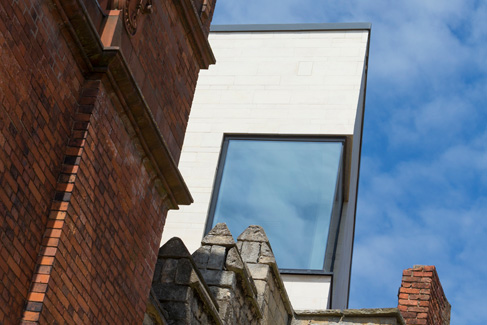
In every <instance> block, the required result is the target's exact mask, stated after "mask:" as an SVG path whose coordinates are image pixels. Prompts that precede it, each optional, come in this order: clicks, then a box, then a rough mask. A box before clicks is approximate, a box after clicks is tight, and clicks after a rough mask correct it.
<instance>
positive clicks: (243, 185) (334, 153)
mask: <svg viewBox="0 0 487 325" xmlns="http://www.w3.org/2000/svg"><path fill="white" fill-rule="evenodd" d="M343 146H344V141H343V140H337V139H323V138H299V137H298V138H282V137H281V138H279V137H277V138H270V137H239V136H227V137H225V140H224V143H223V148H222V154H221V158H220V163H219V169H218V173H217V178H216V183H215V189H214V192H213V198H212V202H211V206H210V213H209V219H208V224H207V231H209V229H211V228H212V227H213V226H214V225H215V224H217V223H219V222H225V223H226V224H227V226H228V227H229V229H230V231H231V232H232V233H233V234H235V235H238V234H240V233H241V232H242V231H243V230H245V228H247V227H248V226H249V225H260V226H262V227H263V228H264V230H265V232H266V233H267V235H268V237H269V240H270V242H271V245H272V250H273V252H274V255H275V256H276V261H277V264H278V266H279V268H280V269H281V270H284V269H287V270H318V271H331V269H332V263H333V261H332V260H333V253H334V248H335V247H334V246H335V239H336V232H337V227H338V220H339V215H340V209H341V202H342V196H341V169H342V168H341V166H342V155H343Z"/></svg>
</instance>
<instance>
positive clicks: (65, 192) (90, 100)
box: [22, 80, 100, 324]
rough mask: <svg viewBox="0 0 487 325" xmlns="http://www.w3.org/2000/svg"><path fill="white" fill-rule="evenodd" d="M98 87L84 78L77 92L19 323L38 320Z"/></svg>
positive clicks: (97, 83) (96, 83) (98, 84)
mask: <svg viewBox="0 0 487 325" xmlns="http://www.w3.org/2000/svg"><path fill="white" fill-rule="evenodd" d="M99 87H100V81H99V80H88V81H86V82H85V84H84V86H83V88H82V91H81V97H80V100H79V105H78V108H77V110H76V113H75V115H74V118H73V126H72V130H71V137H70V139H69V142H68V145H67V147H66V151H65V155H64V161H63V165H62V169H61V172H60V174H59V177H58V180H57V184H56V194H55V196H54V199H53V201H52V204H51V208H50V212H49V219H48V221H47V226H46V231H45V233H44V237H43V240H42V244H41V248H40V251H39V255H38V257H37V262H36V266H35V271H34V275H33V278H32V281H31V286H30V289H29V293H28V295H27V303H26V306H25V308H24V311H23V313H22V324H37V323H38V322H39V318H40V314H41V311H42V307H43V304H44V298H45V295H46V292H47V288H48V284H49V280H50V277H51V271H52V267H53V263H54V259H55V256H56V253H57V251H58V245H59V238H60V237H61V233H62V231H63V228H64V225H65V218H66V213H67V211H68V207H69V202H70V199H71V193H72V191H73V188H74V184H75V181H76V177H77V175H78V169H79V163H80V161H81V156H82V154H83V149H84V146H85V142H86V136H87V134H88V128H89V126H90V118H91V115H92V112H93V109H94V107H95V102H96V98H97V96H98V92H99Z"/></svg>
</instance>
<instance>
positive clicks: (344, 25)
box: [210, 23, 372, 32]
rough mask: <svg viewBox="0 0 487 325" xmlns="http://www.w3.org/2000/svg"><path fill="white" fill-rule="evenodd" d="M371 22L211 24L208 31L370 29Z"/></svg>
mask: <svg viewBox="0 0 487 325" xmlns="http://www.w3.org/2000/svg"><path fill="white" fill-rule="evenodd" d="M371 29H372V24H371V23H315V24H250V25H211V28H210V32H285V31H293V32H297V31H341V30H343V31H346V30H371Z"/></svg>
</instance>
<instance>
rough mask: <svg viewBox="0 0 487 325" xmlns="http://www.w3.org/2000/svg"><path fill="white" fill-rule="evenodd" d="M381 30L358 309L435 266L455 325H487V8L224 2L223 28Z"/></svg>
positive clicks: (384, 299)
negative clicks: (360, 26)
mask: <svg viewBox="0 0 487 325" xmlns="http://www.w3.org/2000/svg"><path fill="white" fill-rule="evenodd" d="M316 22H371V23H372V35H371V36H372V38H371V47H370V59H369V74H368V88H367V103H366V114H365V126H364V142H363V151H362V155H363V156H362V167H361V175H360V176H361V179H360V192H359V203H358V211H357V226H356V235H355V251H354V262H353V273H352V289H351V294H350V308H374V307H394V306H396V305H397V290H398V287H399V285H400V281H401V272H402V270H403V269H405V268H409V267H412V266H413V265H415V264H427V265H430V264H433V265H436V267H437V270H438V273H439V276H440V279H441V282H442V284H443V288H444V290H445V292H446V295H447V297H448V299H449V301H450V303H451V304H452V322H451V323H452V324H484V322H485V319H487V308H486V306H487V295H486V294H485V291H486V290H487V107H486V105H487V2H486V1H474V0H461V1H460V0H449V1H440V0H427V1H424V0H408V1H390V0H389V1H387V0H335V1H332V0H247V1H237V0H217V8H216V12H215V16H214V19H213V23H214V24H252V23H316Z"/></svg>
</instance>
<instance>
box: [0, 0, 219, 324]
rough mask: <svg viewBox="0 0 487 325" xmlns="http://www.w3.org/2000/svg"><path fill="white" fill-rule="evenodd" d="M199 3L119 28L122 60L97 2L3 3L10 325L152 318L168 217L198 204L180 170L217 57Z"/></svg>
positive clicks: (0, 63) (2, 251)
mask: <svg viewBox="0 0 487 325" xmlns="http://www.w3.org/2000/svg"><path fill="white" fill-rule="evenodd" d="M188 1H189V0H188ZM188 1H174V2H173V1H169V2H163V1H154V2H153V3H154V15H152V16H151V17H152V18H149V20H148V21H147V24H145V25H144V24H143V25H141V26H146V27H148V28H145V29H141V30H140V31H138V33H137V34H136V36H135V37H132V38H131V37H129V36H128V35H127V32H126V31H125V29H123V28H122V29H120V28H119V29H117V33H119V34H120V35H118V37H119V39H122V40H124V43H123V44H120V45H121V46H122V48H123V49H122V51H123V55H122V52H121V51H120V50H119V49H118V48H116V47H114V48H108V49H107V48H103V47H102V46H101V42H100V39H99V35H98V34H97V32H99V31H100V30H98V31H97V30H93V29H92V26H95V28H98V29H100V28H103V27H104V26H105V21H106V19H107V18H106V17H105V16H103V15H101V16H100V15H99V16H97V17H98V18H96V17H95V18H96V19H94V20H93V21H90V19H91V18H94V16H90V15H89V14H86V13H87V12H88V11H90V10H92V9H93V8H97V7H96V3H95V0H63V1H58V0H49V1H42V0H23V1H2V2H1V3H0V226H1V232H0V234H1V238H0V241H1V242H0V323H1V324H18V323H19V321H20V320H21V319H23V323H24V324H31V323H37V322H42V323H64V322H68V323H93V322H101V323H105V322H106V323H121V320H123V321H124V322H129V323H140V322H141V321H142V319H143V314H144V310H145V307H146V300H147V298H148V296H149V290H150V282H151V278H152V274H153V271H154V265H155V262H156V254H157V249H158V246H159V241H160V236H161V233H162V229H163V225H164V221H165V216H166V212H167V209H168V208H175V207H177V205H178V204H180V203H181V202H184V203H186V204H187V203H188V202H189V201H190V196H189V194H188V193H186V192H184V188H185V187H184V186H185V185H184V183H183V182H182V179H181V178H180V177H179V176H178V171H177V168H176V167H175V166H176V165H175V163H174V162H175V161H177V160H178V158H179V152H180V148H181V145H182V141H183V137H184V131H185V128H186V122H187V116H188V114H189V107H190V104H191V101H192V96H193V91H194V86H195V84H196V78H197V74H198V71H199V69H200V68H201V67H202V66H203V65H204V64H202V61H204V60H202V59H201V57H200V56H201V53H199V52H197V50H198V49H199V50H200V51H203V52H204V53H206V55H207V57H208V55H210V54H211V50H210V49H209V47H205V41H206V39H201V38H199V39H196V41H198V42H200V44H199V45H198V46H199V47H198V46H196V45H194V42H195V36H194V35H193V33H188V32H187V30H188V28H189V27H191V26H193V28H196V29H197V28H200V30H201V31H200V34H201V35H205V30H204V28H202V27H200V25H198V24H196V25H191V24H194V23H195V20H194V17H196V18H197V17H198V16H197V15H196V14H195V13H194V12H193V13H192V11H188V10H187V9H188V7H187V6H186V7H184V8H182V9H181V8H179V7H178V8H179V9H178V10H177V11H176V3H178V4H179V3H185V4H186V5H187V4H188V3H189V2H188ZM84 9H88V11H86V10H84ZM191 14H193V16H191ZM183 16H184V17H186V18H185V19H186V20H184V24H183V19H182V17H183ZM90 17H91V18H90ZM188 17H189V18H188ZM191 17H192V18H191ZM190 18H191V19H193V20H188V19H190ZM210 20H211V17H210ZM196 22H197V21H196ZM92 23H93V24H92ZM188 26H189V27H188ZM188 35H189V36H188ZM189 38H192V39H191V40H190V39H189ZM205 51H206V52H205ZM208 53H210V54H208ZM210 56H211V55H210ZM210 61H211V60H210ZM210 61H208V58H206V61H204V62H206V63H208V62H210ZM204 62H203V63H204ZM137 114H139V115H137ZM134 116H135V117H134ZM166 151H167V153H165V152H166ZM178 177H179V178H178ZM178 182H179V183H178ZM174 184H176V185H174ZM175 189H176V190H175ZM181 189H182V190H181ZM178 191H179V192H178ZM181 191H182V192H181ZM181 193H183V194H181Z"/></svg>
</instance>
